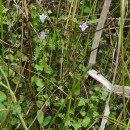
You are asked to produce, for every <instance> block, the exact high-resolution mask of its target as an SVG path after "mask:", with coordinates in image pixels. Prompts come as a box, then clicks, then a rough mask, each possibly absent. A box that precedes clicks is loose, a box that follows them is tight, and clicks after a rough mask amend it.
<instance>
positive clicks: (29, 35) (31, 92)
mask: <svg viewBox="0 0 130 130" xmlns="http://www.w3.org/2000/svg"><path fill="white" fill-rule="evenodd" d="M23 5H24V10H25V16H26V25H27V30H28V45H29V51H28V56H29V60H28V88H29V91H30V96H31V100H32V101H34V103H36V100H35V96H34V93H33V90H32V87H31V63H32V39H31V26H30V21H29V15H28V7H27V2H26V0H23ZM35 108H36V109H37V107H36V105H35Z"/></svg>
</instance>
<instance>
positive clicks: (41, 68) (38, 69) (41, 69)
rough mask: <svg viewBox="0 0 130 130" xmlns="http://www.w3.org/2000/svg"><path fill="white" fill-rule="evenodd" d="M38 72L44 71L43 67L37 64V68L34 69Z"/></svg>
mask: <svg viewBox="0 0 130 130" xmlns="http://www.w3.org/2000/svg"><path fill="white" fill-rule="evenodd" d="M34 68H35V69H36V70H37V71H43V65H41V64H40V65H38V64H36V65H35V67H34Z"/></svg>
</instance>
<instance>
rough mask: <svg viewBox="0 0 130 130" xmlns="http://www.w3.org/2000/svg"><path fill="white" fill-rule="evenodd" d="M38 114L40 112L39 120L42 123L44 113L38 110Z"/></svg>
mask: <svg viewBox="0 0 130 130" xmlns="http://www.w3.org/2000/svg"><path fill="white" fill-rule="evenodd" d="M37 114H38V116H37V120H38V122H39V124H40V125H42V123H43V120H44V113H43V112H42V111H41V110H38V111H37Z"/></svg>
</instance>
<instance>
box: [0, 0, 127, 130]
mask: <svg viewBox="0 0 130 130" xmlns="http://www.w3.org/2000/svg"><path fill="white" fill-rule="evenodd" d="M42 2H43V1H41V3H39V2H38V1H28V2H27V4H28V5H27V7H28V10H29V21H26V15H25V7H24V6H25V5H22V3H21V1H17V3H16V1H10V0H7V1H4V2H3V3H2V1H1V12H0V13H1V15H0V17H1V18H2V19H1V29H0V30H1V40H2V41H0V43H1V45H2V44H3V45H4V48H2V47H1V46H0V47H1V48H0V54H1V56H0V67H1V69H2V70H3V72H2V71H1V72H0V73H1V74H0V125H3V129H2V130H11V129H16V128H17V127H18V128H17V129H19V130H23V129H26V130H28V129H32V130H36V129H45V130H54V129H56V130H61V129H64V130H71V129H74V130H82V129H83V130H84V129H87V128H89V127H90V126H91V125H92V124H93V123H94V121H95V120H96V119H97V118H98V119H99V117H100V116H101V115H103V114H104V113H103V112H104V108H105V104H106V100H107V98H108V94H109V92H107V91H106V90H104V88H101V87H98V85H97V84H98V83H97V81H95V80H93V79H92V78H90V77H88V78H87V80H86V79H85V77H87V76H86V72H87V71H88V69H87V65H88V62H89V56H90V54H91V51H92V50H91V46H92V41H93V38H94V35H95V32H96V26H97V24H98V22H99V16H98V14H100V10H101V7H102V1H97V0H90V1H85V0H81V1H78V2H77V3H76V1H75V0H74V1H73V3H72V1H71V0H67V1H62V0H59V1H57V2H56V1H50V0H49V1H48V0H44V3H42ZM114 4H115V3H112V7H113V5H114ZM117 4H118V5H119V4H120V3H119V1H118V2H117ZM71 7H72V8H71ZM118 9H119V8H115V6H114V9H110V14H111V15H108V16H107V21H106V25H104V26H105V27H104V28H103V29H104V33H103V35H102V37H101V39H100V46H99V48H98V55H97V62H96V64H95V65H94V66H93V69H95V70H98V69H99V70H100V69H101V70H102V73H103V75H105V77H106V78H107V79H108V80H109V81H110V82H112V80H113V71H114V65H115V57H113V55H114V52H113V48H114V49H116V48H117V46H116V45H115V43H116V42H117V37H118V35H117V36H115V33H114V34H113V31H115V30H116V33H117V34H118V33H119V29H118V27H119V25H118V24H117V23H116V22H117V21H116V19H115V21H116V22H115V23H114V24H115V25H114V26H117V27H116V28H115V29H113V27H112V29H113V30H112V29H111V24H110V23H112V22H111V21H110V19H112V18H111V17H110V16H113V18H115V17H114V16H115V15H116V17H118ZM127 13H128V12H127ZM42 14H44V15H45V16H47V17H46V18H45V20H44V22H42V21H41V20H40V17H39V15H42ZM127 17H128V16H127V15H126V19H127ZM85 21H87V24H88V28H86V30H85V31H82V30H81V28H80V27H79V26H80V25H81V24H83V23H85ZM26 22H29V23H30V26H31V27H30V30H28V26H27V24H26ZM108 24H110V25H108ZM125 24H126V23H125ZM2 26H3V27H2ZM126 26H127V25H126ZM109 27H110V28H109ZM107 29H108V30H109V31H108V30H107ZM124 30H125V31H127V30H126V29H124ZM98 31H100V30H98ZM41 32H45V35H46V36H45V39H42V38H41ZM29 33H30V37H29ZM129 34H130V30H129V31H128V34H127V36H126V38H125V39H124V40H125V43H126V45H125V46H124V47H123V48H124V62H125V65H126V66H127V68H128V67H129V63H130V60H129V59H130V57H129V54H130V52H129V49H130V44H129V43H130V42H129ZM30 41H31V49H32V50H31V51H30V46H29V43H30ZM3 52H4V53H3ZM116 53H117V50H116V52H115V54H116ZM2 55H3V56H2ZM119 61H120V63H122V62H123V61H122V60H121V59H119ZM112 62H113V63H112ZM29 63H30V64H29ZM29 65H31V66H29ZM122 66H123V64H119V66H118V72H117V75H116V80H115V83H117V84H119V85H120V84H121V82H122V79H121V75H122V73H123V75H124V80H123V81H125V82H124V85H127V86H130V80H129V77H128V72H127V71H126V70H124V71H121V70H122V69H121V68H122ZM128 69H129V68H128ZM3 73H4V74H3ZM30 80H31V81H30ZM93 85H94V86H96V87H93ZM117 102H121V99H118V98H117V96H113V94H112V96H111V99H110V103H109V104H110V109H111V113H110V117H113V118H112V119H113V121H114V122H115V123H117V124H121V123H120V122H118V121H117V120H116V118H117V116H118V115H119V113H118V110H119V108H117V107H116V104H117ZM126 107H127V106H126ZM127 109H128V110H129V108H127ZM119 111H121V110H119ZM23 119H24V120H23ZM4 120H5V122H4ZM19 123H21V124H22V125H21V124H19ZM26 125H27V126H28V128H27V127H26ZM123 125H124V124H123ZM99 126H100V121H98V122H96V124H93V126H91V127H93V129H99ZM112 126H113V124H112V123H111V121H109V122H108V123H107V126H106V129H112ZM4 127H5V128H4Z"/></svg>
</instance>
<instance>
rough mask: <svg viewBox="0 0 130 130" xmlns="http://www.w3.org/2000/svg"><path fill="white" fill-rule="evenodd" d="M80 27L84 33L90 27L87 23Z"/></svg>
mask: <svg viewBox="0 0 130 130" xmlns="http://www.w3.org/2000/svg"><path fill="white" fill-rule="evenodd" d="M79 27H80V28H81V30H82V32H83V31H85V29H86V28H88V25H87V23H86V22H85V23H83V24H81V25H79Z"/></svg>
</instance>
